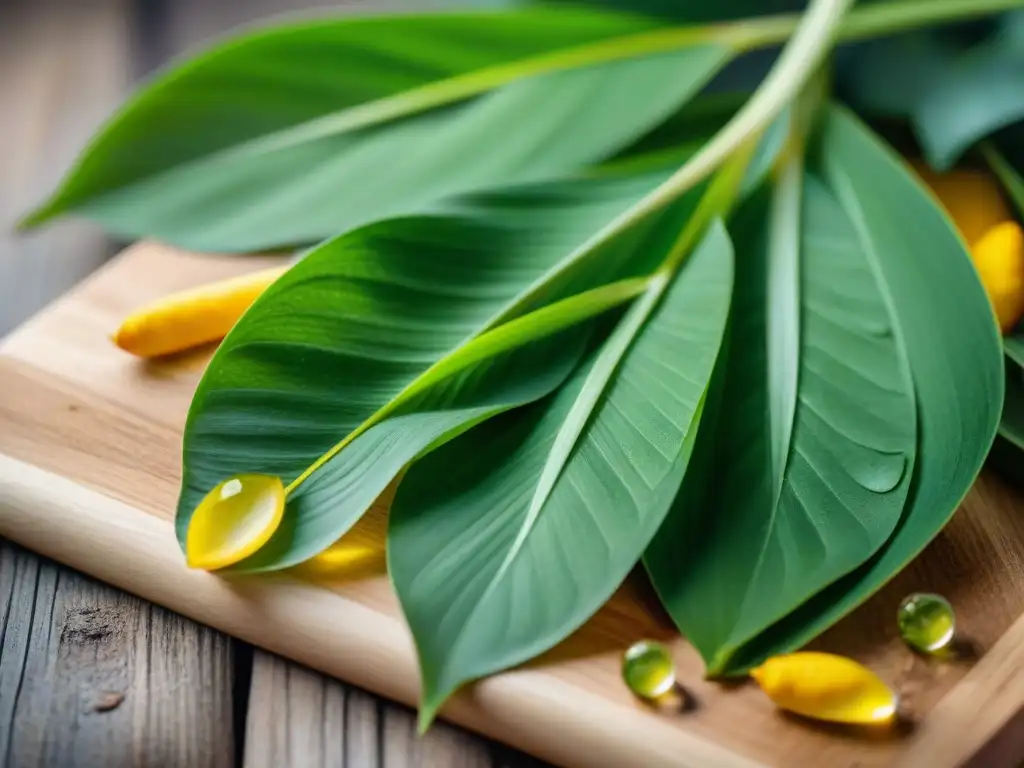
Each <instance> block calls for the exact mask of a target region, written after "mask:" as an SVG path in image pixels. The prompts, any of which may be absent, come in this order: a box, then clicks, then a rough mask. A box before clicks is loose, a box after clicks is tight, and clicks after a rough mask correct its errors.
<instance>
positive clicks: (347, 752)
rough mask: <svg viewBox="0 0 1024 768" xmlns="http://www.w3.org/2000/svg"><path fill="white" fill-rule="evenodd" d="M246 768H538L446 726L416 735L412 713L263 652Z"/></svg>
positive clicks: (257, 662) (256, 662) (256, 664)
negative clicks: (423, 767)
mask: <svg viewBox="0 0 1024 768" xmlns="http://www.w3.org/2000/svg"><path fill="white" fill-rule="evenodd" d="M245 744H246V748H245V761H244V766H245V768H280V766H291V765H294V766H299V765H301V766H308V767H309V768H320V767H322V768H364V767H365V768H370V767H371V766H384V767H385V768H414V767H415V766H438V767H440V766H445V767H446V768H448V767H450V768H498V766H508V768H529V767H530V766H535V767H536V768H539V766H540V763H537V762H535V761H533V760H531V759H530V758H528V757H525V756H522V755H519V754H516V753H514V752H512V751H510V750H506V749H503V748H501V747H499V746H497V745H494V744H491V743H489V742H486V741H484V740H482V739H480V738H479V737H475V736H472V735H470V734H468V733H466V732H465V731H463V730H462V729H460V728H453V727H452V726H449V725H447V724H445V723H439V724H438V725H437V727H435V728H433V729H431V730H430V731H429V732H428V733H427V734H426V735H425V736H422V737H419V736H417V735H416V717H415V714H414V713H413V711H412V710H410V709H408V708H407V707H402V706H399V705H396V704H393V703H390V702H385V701H382V700H381V699H379V698H377V697H376V696H372V695H370V694H368V693H365V692H363V691H360V690H359V689H358V688H354V687H352V686H350V685H346V684H344V683H342V682H341V681H339V680H335V679H333V678H329V677H327V676H325V675H323V674H321V673H319V672H315V671H313V670H311V669H309V668H307V667H304V666H302V665H301V664H296V663H294V662H291V661H287V660H286V659H283V658H281V657H280V656H276V655H274V654H271V653H266V652H264V651H257V652H256V655H255V658H254V659H253V676H252V688H251V691H250V699H249V717H248V721H247V724H246V731H245Z"/></svg>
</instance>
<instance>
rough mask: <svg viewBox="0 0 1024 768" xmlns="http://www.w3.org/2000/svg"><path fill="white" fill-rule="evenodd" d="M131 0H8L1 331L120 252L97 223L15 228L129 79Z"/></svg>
mask: <svg viewBox="0 0 1024 768" xmlns="http://www.w3.org/2000/svg"><path fill="white" fill-rule="evenodd" d="M127 11H128V0H99V1H98V2H89V3H72V2H62V0H13V1H11V2H8V1H6V0H5V2H3V3H0V136H2V137H3V141H2V142H0V168H3V173H0V223H2V225H3V226H2V228H0V333H6V332H7V331H8V330H10V329H11V328H12V327H13V326H15V325H16V324H18V323H20V322H21V321H22V320H24V319H25V318H26V317H28V316H29V315H30V314H31V313H32V312H34V311H36V310H37V309H39V308H40V307H42V306H43V305H44V304H46V303H48V302H50V301H51V300H52V299H54V298H55V297H57V296H58V295H60V294H61V293H63V292H64V291H65V290H67V289H68V288H70V287H71V286H72V285H74V284H75V283H77V282H78V281H79V280H81V279H82V278H83V277H84V276H85V275H87V274H89V273H90V272H92V271H93V270H94V269H95V268H96V267H97V266H99V264H101V263H103V261H105V260H106V259H107V258H108V257H109V256H110V254H111V253H112V252H113V250H112V247H111V246H110V244H109V243H108V242H107V240H106V239H105V238H104V237H103V236H102V234H101V233H100V232H99V231H98V230H97V229H96V228H95V227H91V226H89V225H88V224H84V223H82V222H76V221H65V222H59V223H56V224H54V226H52V227H48V228H46V229H45V230H44V231H40V232H33V233H24V234H16V233H14V232H13V231H12V227H13V224H14V222H15V221H16V220H17V219H18V218H20V217H21V216H22V215H24V214H25V213H27V212H28V210H29V209H30V208H31V207H32V206H33V205H34V204H36V203H37V202H39V201H41V200H42V198H43V197H44V196H45V195H46V194H47V193H48V192H49V191H50V190H51V189H52V188H53V186H54V185H55V184H56V183H57V182H58V180H59V179H60V177H61V174H62V173H63V172H64V170H65V169H66V168H67V166H68V164H70V163H71V162H72V161H73V159H74V157H75V155H76V154H77V152H78V151H79V150H80V149H81V145H82V143H83V142H84V141H86V140H87V139H88V137H89V135H90V134H91V133H92V131H93V130H94V129H95V128H96V126H98V125H99V124H100V122H101V121H102V120H103V119H105V118H106V117H107V115H108V113H109V111H110V110H111V109H112V108H113V107H114V106H115V105H116V104H117V102H118V100H119V99H120V98H121V97H122V96H123V95H124V91H125V88H126V86H127V84H128V83H129V81H130V76H131V68H130V64H129V58H128V57H129V43H128V37H129V30H128V26H127V19H128V13H127Z"/></svg>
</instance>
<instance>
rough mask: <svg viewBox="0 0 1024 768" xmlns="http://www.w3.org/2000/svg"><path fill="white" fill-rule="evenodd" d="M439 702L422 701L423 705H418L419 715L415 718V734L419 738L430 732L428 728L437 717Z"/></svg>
mask: <svg viewBox="0 0 1024 768" xmlns="http://www.w3.org/2000/svg"><path fill="white" fill-rule="evenodd" d="M440 704H441V702H439V701H435V700H433V699H431V700H428V699H424V700H423V703H422V704H420V711H419V715H418V716H417V718H416V733H417V734H419V735H420V736H423V735H425V734H426V732H427V731H428V730H430V726H431V725H433V723H434V720H435V718H436V717H437V710H438V709H440Z"/></svg>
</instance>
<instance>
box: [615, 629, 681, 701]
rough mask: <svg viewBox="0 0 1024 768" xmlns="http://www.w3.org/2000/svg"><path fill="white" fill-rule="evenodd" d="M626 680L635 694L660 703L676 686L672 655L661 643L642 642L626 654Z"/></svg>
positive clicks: (624, 672)
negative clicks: (658, 700) (659, 698)
mask: <svg viewBox="0 0 1024 768" xmlns="http://www.w3.org/2000/svg"><path fill="white" fill-rule="evenodd" d="M622 678H623V680H625V681H626V685H627V686H628V687H629V690H631V691H632V692H633V693H635V694H636V695H637V696H640V697H642V698H645V699H657V698H658V697H659V696H663V695H665V694H666V693H668V692H669V691H670V690H672V688H673V687H674V686H675V684H676V667H675V663H674V662H673V661H672V654H670V653H669V651H668V649H667V648H666V647H665V646H664V645H662V644H661V643H657V642H654V641H653V640H641V641H640V642H638V643H634V644H633V645H632V646H630V647H629V649H628V650H627V651H626V653H625V654H623V657H622Z"/></svg>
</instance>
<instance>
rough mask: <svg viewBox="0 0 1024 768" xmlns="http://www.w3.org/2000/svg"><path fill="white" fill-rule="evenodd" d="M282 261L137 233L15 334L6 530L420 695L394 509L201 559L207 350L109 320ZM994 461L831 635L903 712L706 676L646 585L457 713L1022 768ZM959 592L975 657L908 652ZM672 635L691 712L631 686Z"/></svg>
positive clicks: (600, 753)
mask: <svg viewBox="0 0 1024 768" xmlns="http://www.w3.org/2000/svg"><path fill="white" fill-rule="evenodd" d="M277 261H279V259H276V258H272V257H258V258H256V257H221V256H203V255H197V254H189V253H184V252H181V251H176V250H174V249H170V248H166V247H163V246H159V245H155V244H151V243H140V244H137V245H135V246H133V247H131V248H129V249H128V250H127V251H125V252H124V253H122V254H121V255H120V256H119V257H117V258H116V259H114V260H113V261H112V262H111V263H110V264H108V265H107V266H106V267H104V268H103V269H101V270H100V271H99V272H98V273H96V274H95V275H93V276H92V277H91V278H90V279H88V280H87V281H86V282H84V283H83V284H81V285H79V286H78V287H77V288H76V289H74V290H73V291H72V292H71V293H70V294H68V295H67V296H65V297H63V298H62V299H60V300H59V301H57V302H56V303H55V304H53V305H52V306H50V307H49V308H48V309H46V310H45V311H43V312H42V313H41V314H39V315H38V316H36V317H35V318H33V319H32V320H31V321H29V322H28V323H27V324H26V325H24V326H23V327H22V328H20V329H19V330H17V331H16V332H15V333H13V334H12V335H10V336H9V337H7V338H6V339H5V340H4V341H3V342H2V343H0V535H2V536H5V537H9V538H11V539H14V540H15V541H18V542H19V543H21V544H23V545H25V546H27V547H29V548H31V549H34V550H36V551H37V552H40V553H42V554H44V555H47V556H49V557H52V558H55V559H56V560H59V561H61V562H63V563H66V564H68V565H70V566H72V567H74V568H77V569H80V570H82V571H85V572H86V573H89V574H91V575H93V576H96V577H97V578H99V579H101V580H103V581H107V582H109V583H111V584H114V585H116V586H118V587H120V588H122V589H125V590H128V591H130V592H133V593H135V594H137V595H140V596H141V597H144V598H146V599H149V600H152V601H154V602H156V603H159V604H161V605H164V606H167V607H168V608H170V609H172V610H175V611H178V612H180V613H182V614H185V615H187V616H189V617H192V618H193V619H196V620H198V621H201V622H204V623H207V624H210V625H212V626H214V627H217V628H218V629H221V630H223V631H225V632H228V633H230V634H232V635H235V636H237V637H240V638H242V639H244V640H246V641H248V642H251V643H254V644H256V645H259V646H262V647H264V648H267V649H269V650H271V651H274V652H277V653H280V654H282V655H284V656H287V657H290V658H292V659H295V660H297V661H300V662H303V663H305V664H308V665H310V666H312V667H315V668H317V669H320V670H323V671H325V672H327V673H330V674H333V675H336V676H337V677H339V678H342V679H344V680H347V681H350V682H352V683H354V684H357V685H360V686H363V687H365V688H367V689H370V690H372V691H375V692H377V693H379V694H382V695H384V696H387V697H390V698H393V699H396V700H399V701H402V702H406V703H409V704H415V702H416V699H417V695H418V679H417V670H416V662H415V656H414V652H413V646H412V642H411V639H410V636H409V633H408V631H407V629H406V627H405V624H404V622H403V620H402V618H401V614H400V612H399V609H398V606H397V603H396V601H395V598H394V596H393V594H392V591H391V588H390V585H389V583H388V580H387V575H386V573H385V563H384V549H383V536H384V530H385V527H386V512H385V509H384V507H383V506H380V507H379V508H375V509H374V510H372V511H371V513H370V514H368V515H367V517H366V518H365V519H364V520H363V522H362V523H361V524H360V525H359V526H358V527H357V529H356V530H354V531H353V532H352V533H351V534H350V535H348V536H347V537H346V538H345V539H344V540H343V541H342V542H340V543H339V544H337V545H336V546H335V547H334V548H333V549H332V550H330V551H328V552H327V553H325V554H324V555H323V556H322V557H320V558H318V559H317V560H316V561H314V562H312V563H309V564H307V565H305V566H303V567H301V568H299V569H297V570H296V571H294V572H293V573H289V574H279V575H274V576H269V577H259V578H249V579H237V578H236V579H233V580H232V579H226V578H223V577H219V576H216V575H213V574H208V573H203V572H196V571H191V570H189V569H188V568H186V567H185V564H184V560H183V558H182V556H181V553H180V551H179V549H178V545H177V542H176V541H175V537H174V534H173V531H172V523H171V521H172V516H173V509H174V506H175V499H176V495H177V483H178V476H179V471H180V438H181V429H182V425H183V424H184V420H185V414H186V411H187V409H188V405H189V401H190V398H191V395H192V392H193V389H194V387H195V385H196V383H197V381H198V379H199V376H200V374H201V373H202V370H203V367H204V366H205V364H206V362H207V360H208V358H209V353H210V350H203V351H200V352H197V353H194V354H187V355H182V356H179V357H176V358H175V359H171V360H162V361H159V362H142V361H139V360H136V359H134V358H132V357H130V356H128V355H126V354H124V353H122V352H121V351H120V350H118V349H117V348H115V347H114V346H113V344H111V343H110V341H109V334H110V332H111V331H112V330H113V329H114V328H115V327H116V326H117V324H118V322H119V320H120V319H121V318H122V317H123V316H124V315H125V314H126V313H127V312H129V311H130V310H132V309H134V308H136V307H138V306H139V305H141V304H143V303H145V302H147V301H149V300H151V299H154V298H156V297H159V296H161V295H163V294H165V293H167V292H169V291H172V290H176V289H179V288H183V287H186V286H190V285H195V284H198V283H201V282H204V281H207V280H212V279H216V278H220V277H225V276H228V275H231V274H237V273H241V272H244V271H248V270H253V269H258V268H261V267H264V266H266V265H267V264H268V263H270V262H277ZM1021 501H1022V497H1021V496H1020V495H1018V494H1017V492H1016V491H1015V490H1013V489H1011V487H1010V486H1008V485H1007V484H1006V483H1005V482H1004V481H1003V480H1002V479H1001V478H1000V477H999V476H997V475H996V474H995V473H994V472H991V471H987V472H986V473H985V475H984V476H983V477H982V478H981V479H980V480H979V482H978V484H977V486H976V487H975V488H974V490H973V491H972V492H971V494H970V495H969V496H968V498H967V499H966V501H965V503H964V505H963V507H962V508H961V510H960V511H959V512H958V514H957V515H956V517H955V518H954V520H953V522H952V523H951V524H950V525H949V526H948V527H947V529H946V530H945V531H944V532H943V533H942V534H941V535H940V536H939V537H938V538H937V539H936V540H935V542H934V543H933V544H932V545H931V546H930V547H929V549H928V550H927V551H926V552H925V553H924V554H923V555H922V556H921V557H920V558H918V559H917V561H915V562H914V563H913V564H912V565H911V566H910V567H909V568H908V569H907V570H905V571H904V572H903V573H902V574H900V576H898V577H897V578H896V579H895V580H894V582H893V583H891V584H890V585H889V587H888V588H886V589H885V590H883V591H882V592H881V593H879V594H878V595H876V596H875V598H873V599H872V600H871V601H870V602H869V603H868V604H866V605H865V606H864V607H862V608H861V609H860V610H859V611H857V612H856V613H855V614H853V615H852V616H850V617H849V618H847V619H846V620H845V621H844V622H842V623H841V624H840V625H839V626H837V627H836V628H834V629H833V630H832V631H830V632H829V633H827V634H826V635H825V636H824V637H822V638H820V639H819V641H818V642H817V643H816V644H815V645H816V647H818V648H821V649H824V650H830V651H833V652H838V653H843V654H848V655H851V656H853V657H855V658H857V659H859V660H861V661H863V662H865V663H867V664H869V665H870V666H871V667H872V668H874V669H875V670H876V671H877V672H878V673H879V674H880V675H881V676H882V677H883V678H885V679H886V680H887V681H888V682H890V683H891V684H892V685H893V686H894V687H896V688H897V689H898V690H899V691H900V693H901V696H902V701H903V705H904V708H905V710H906V711H907V713H908V718H907V722H906V723H904V724H901V725H900V726H899V727H897V728H893V729H887V730H879V731H854V730H849V729H842V728H831V727H822V726H819V725H815V724H813V723H810V722H808V721H804V720H800V719H797V718H793V717H788V716H785V715H783V714H780V713H779V712H777V711H775V710H774V709H773V707H772V706H771V705H770V703H769V702H768V700H767V699H766V698H765V697H764V696H763V695H762V694H761V692H760V691H759V690H758V689H757V688H756V687H755V686H753V685H752V684H746V685H731V686H722V685H719V684H715V683H710V682H707V681H704V680H702V678H701V673H702V664H701V662H700V659H699V657H698V656H697V654H696V652H695V651H694V650H693V649H692V648H691V647H690V646H689V645H688V644H687V643H686V642H685V641H684V640H682V639H680V638H679V637H678V636H677V634H676V633H675V632H674V631H673V629H672V627H671V625H670V623H669V622H668V621H667V619H666V618H665V617H664V615H663V614H662V613H661V612H660V611H659V609H658V606H657V603H656V601H655V600H654V598H653V595H652V594H651V592H650V590H649V588H648V587H647V586H646V584H645V582H644V581H643V580H642V579H641V578H639V577H636V578H635V579H633V580H631V581H630V582H629V583H627V584H626V585H625V586H624V587H623V588H622V589H621V590H620V591H619V593H618V594H617V595H616V596H615V597H614V598H613V599H612V600H611V602H610V603H609V604H608V605H607V606H606V607H605V608H604V609H602V610H601V611H600V612H599V613H598V614H597V615H596V616H595V617H594V618H593V619H592V620H591V621H590V622H588V623H587V624H586V625H585V626H584V627H583V628H582V629H581V630H580V631H579V632H577V633H576V634H575V635H574V636H572V637H571V638H569V640H567V641H566V642H565V643H563V644H562V645H561V646H559V647H558V648H556V649H554V650H553V651H551V652H550V653H548V654H546V655H545V656H544V657H542V658H540V659H538V660H537V661H535V662H534V663H532V664H530V665H528V666H527V667H525V668H522V669H518V670H515V671H512V672H508V673H505V674H502V675H497V676H494V677H492V678H490V679H488V680H486V681H483V682H481V683H479V684H477V685H475V686H473V687H471V688H469V689H467V690H465V691H463V692H462V693H461V694H460V695H459V696H457V697H456V698H455V699H454V700H453V701H452V702H451V703H450V704H449V706H447V707H446V708H445V709H444V710H443V712H442V716H443V717H445V718H446V719H449V720H452V721H454V722H457V723H460V724H462V725H465V726H467V727H469V728H471V729H474V730H477V731H480V732H482V733H485V734H487V735H489V736H492V737H494V738H497V739H500V740H503V741H505V742H508V743H509V744H512V745H515V746H517V747H519V748H521V749H524V750H526V751H528V752H532V753H534V754H536V755H538V756H540V757H542V758H545V759H547V760H550V761H552V762H554V763H557V764H561V765H566V766H588V767H591V766H597V767H601V766H609V768H623V767H625V766H643V767H644V768H656V767H657V766H693V767H694V768H710V767H714V766H755V765H770V766H828V767H829V768H839V767H840V766H854V765H856V766H880V765H907V766H928V768H939V767H940V766H953V765H962V764H964V763H965V762H966V761H968V760H969V759H970V760H971V761H972V762H973V763H975V764H977V765H984V766H986V767H988V766H1000V765H1018V764H1019V763H1020V762H1021V758H1022V757H1024V717H1022V719H1021V720H1020V721H1019V722H1018V720H1017V718H1018V713H1019V712H1020V711H1021V709H1022V706H1024V674H1022V669H1024V620H1018V617H1019V616H1020V615H1021V614H1022V612H1024V504H1022V503H1021ZM917 590H922V591H933V592H940V593H942V594H944V595H946V596H947V597H948V598H949V599H950V600H951V601H952V603H953V605H954V607H955V608H956V611H957V616H958V620H959V625H960V629H961V633H960V636H959V637H958V645H959V646H960V648H961V651H962V652H961V653H960V654H959V657H958V658H956V659H953V660H943V661H939V660H935V659H928V658H923V657H920V656H917V655H915V654H913V653H911V652H910V651H909V650H907V649H906V648H905V647H904V646H903V645H902V644H901V642H900V641H899V638H898V637H897V634H896V623H895V613H896V607H897V605H898V603H899V601H900V599H901V598H902V597H903V596H904V595H906V594H907V593H909V592H911V591H917ZM649 637H654V638H659V639H661V640H664V641H666V642H670V643H671V644H672V648H673V651H674V654H675V659H676V663H677V666H678V671H679V677H680V680H681V682H682V685H683V686H684V687H685V694H686V695H685V704H682V705H680V706H673V707H665V708H662V709H654V708H651V707H649V706H647V705H645V704H642V703H640V702H638V701H637V700H635V699H634V698H633V697H632V696H631V695H630V694H629V693H628V691H627V690H626V689H625V687H624V686H623V684H622V683H621V681H620V678H619V658H620V655H621V653H622V651H623V650H624V649H625V648H626V647H627V646H628V645H629V644H630V643H632V642H634V641H636V640H639V639H642V638H649Z"/></svg>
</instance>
